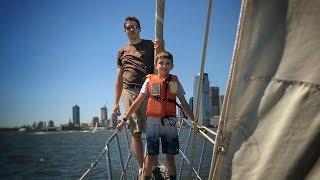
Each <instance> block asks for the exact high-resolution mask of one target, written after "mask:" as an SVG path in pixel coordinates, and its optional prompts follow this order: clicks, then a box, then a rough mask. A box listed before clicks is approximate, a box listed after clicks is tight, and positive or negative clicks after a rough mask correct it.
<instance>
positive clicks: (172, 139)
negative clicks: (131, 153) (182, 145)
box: [117, 51, 194, 180]
mask: <svg viewBox="0 0 320 180" xmlns="http://www.w3.org/2000/svg"><path fill="white" fill-rule="evenodd" d="M172 68H173V57H172V55H171V54H170V53H169V52H166V51H163V52H161V53H159V54H158V55H157V57H156V69H157V71H158V74H157V75H155V74H149V75H148V76H147V79H146V81H145V82H144V84H143V86H142V88H141V91H140V94H139V96H138V97H137V99H136V100H135V101H134V102H133V104H132V105H131V106H130V108H129V110H128V111H127V113H126V115H125V116H124V117H123V119H122V120H121V122H120V123H119V125H118V126H117V130H121V129H122V127H123V126H124V125H125V122H126V120H127V118H129V117H130V116H131V115H132V113H133V112H135V110H137V109H138V107H139V106H140V105H141V103H142V102H143V100H144V99H145V97H147V96H148V104H147V109H146V115H147V126H146V138H147V158H146V162H145V167H144V179H151V173H152V171H151V170H152V165H153V164H154V162H155V160H156V157H157V155H158V154H159V139H160V138H161V144H162V152H163V153H165V154H166V159H167V166H168V174H169V177H170V179H171V180H172V179H176V166H175V155H176V154H178V153H179V139H178V131H177V128H176V122H177V119H176V97H178V98H179V100H180V102H181V106H182V109H183V110H184V112H186V113H187V114H188V116H189V117H190V118H191V120H193V121H194V116H193V114H192V110H191V108H190V107H189V105H188V103H187V102H186V99H185V98H184V94H185V93H184V90H183V88H182V86H181V84H180V83H179V81H178V78H177V76H174V75H171V74H169V72H170V70H171V69H172Z"/></svg>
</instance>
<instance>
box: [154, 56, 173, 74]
mask: <svg viewBox="0 0 320 180" xmlns="http://www.w3.org/2000/svg"><path fill="white" fill-rule="evenodd" d="M172 68H173V64H172V61H171V60H170V59H166V58H160V59H158V61H157V64H156V69H157V70H158V73H159V74H160V75H167V74H169V72H170V70H171V69H172Z"/></svg>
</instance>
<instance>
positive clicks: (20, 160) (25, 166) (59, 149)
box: [0, 130, 212, 179]
mask: <svg viewBox="0 0 320 180" xmlns="http://www.w3.org/2000/svg"><path fill="white" fill-rule="evenodd" d="M184 131H185V132H186V133H184V134H185V135H182V136H181V138H180V146H181V149H183V148H184V147H185V142H186V138H187V130H184ZM113 133H114V131H100V132H98V133H95V134H92V133H91V132H80V131H78V132H49V133H18V132H9V133H8V132H1V133H0V167H1V168H0V179H2V178H5V179H79V178H80V177H81V176H82V174H83V173H84V172H85V171H86V170H87V169H88V168H89V167H90V165H91V163H92V162H93V161H94V160H96V159H97V158H98V157H99V155H100V154H101V152H102V150H103V147H104V145H105V142H106V140H107V139H108V138H109V137H110V136H111V135H112V134H113ZM198 139H199V138H198ZM197 142H198V143H197V147H201V144H200V142H202V140H197ZM120 146H121V149H123V151H122V155H123V158H124V160H126V158H127V155H128V154H127V149H126V147H127V144H126V141H125V136H124V133H121V134H120ZM189 146H190V147H189V148H188V150H190V149H192V148H191V143H190V145H189ZM197 151H198V152H199V151H200V150H197ZM110 153H111V162H112V172H113V177H114V179H119V174H120V173H121V165H120V161H119V155H118V150H117V145H116V143H115V142H113V143H111V147H110ZM211 153H212V145H208V146H206V150H205V155H204V157H205V158H204V162H203V164H202V168H201V176H202V177H203V178H204V179H206V177H207V174H208V171H209V167H210V161H211V157H212V155H211ZM198 157H199V156H197V158H198ZM160 159H162V160H163V159H164V157H163V156H161V157H160ZM180 161H181V155H177V171H178V170H179V166H180ZM133 165H136V162H135V161H133ZM184 166H185V167H186V165H184ZM135 168H136V167H135ZM130 174H131V173H130ZM187 174H188V173H187V170H185V171H183V176H187ZM88 178H89V179H108V174H107V163H106V159H105V156H104V157H103V158H102V159H101V160H100V161H99V163H98V165H97V166H96V167H95V168H94V169H93V170H92V171H91V173H90V174H89V175H88Z"/></svg>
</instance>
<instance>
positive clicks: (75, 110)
mask: <svg viewBox="0 0 320 180" xmlns="http://www.w3.org/2000/svg"><path fill="white" fill-rule="evenodd" d="M72 122H73V124H74V125H80V107H79V106H78V105H75V106H73V107H72Z"/></svg>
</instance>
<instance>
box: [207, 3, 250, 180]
mask: <svg viewBox="0 0 320 180" xmlns="http://www.w3.org/2000/svg"><path fill="white" fill-rule="evenodd" d="M247 7H248V1H247V0H242V3H241V8H240V15H239V20H238V28H237V33H236V38H235V44H234V48H233V55H232V62H231V67H230V73H229V77H228V84H227V89H226V95H225V97H224V99H223V105H222V111H221V115H220V121H219V123H220V124H219V126H218V130H217V135H216V138H215V142H216V145H215V146H214V149H213V153H212V155H213V157H212V160H211V167H210V172H209V178H208V179H210V180H211V179H218V177H217V175H216V172H217V164H218V162H219V159H220V153H219V151H220V149H221V144H220V143H221V140H222V137H221V135H222V134H223V132H224V130H225V129H226V119H225V117H226V115H227V114H228V110H229V108H228V107H229V101H230V94H231V92H232V90H233V81H234V79H235V77H234V76H235V75H234V72H235V69H236V63H237V59H238V55H239V50H240V49H239V46H240V42H241V37H242V33H243V27H242V25H243V21H244V17H245V16H246V9H247ZM222 148H223V147H222ZM215 154H217V157H216V158H214V155H215Z"/></svg>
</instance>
